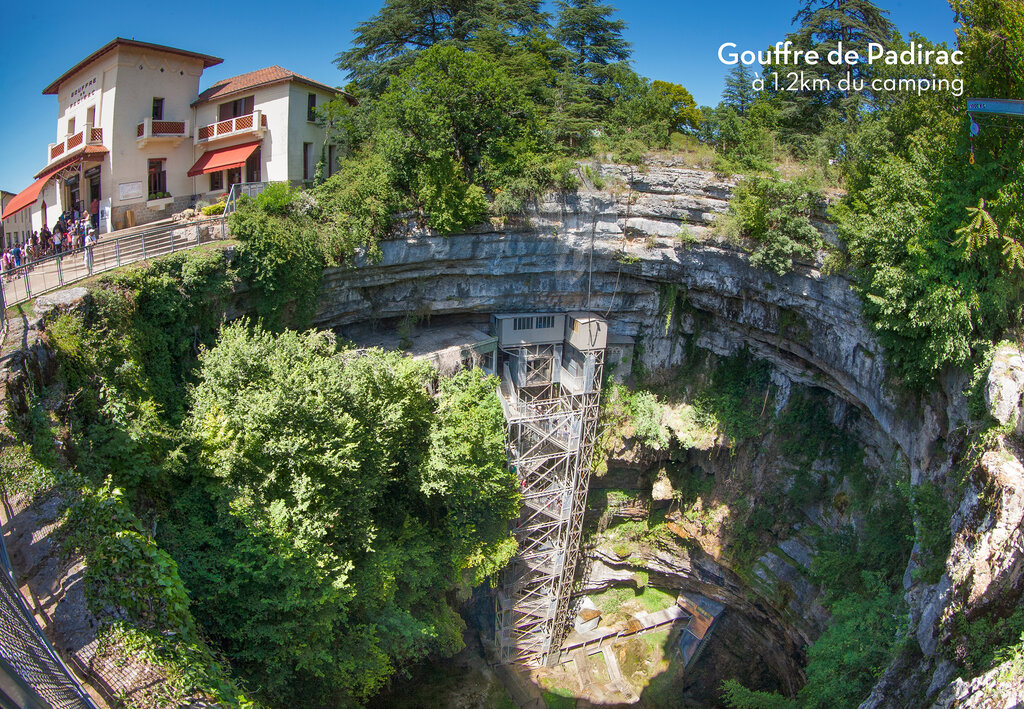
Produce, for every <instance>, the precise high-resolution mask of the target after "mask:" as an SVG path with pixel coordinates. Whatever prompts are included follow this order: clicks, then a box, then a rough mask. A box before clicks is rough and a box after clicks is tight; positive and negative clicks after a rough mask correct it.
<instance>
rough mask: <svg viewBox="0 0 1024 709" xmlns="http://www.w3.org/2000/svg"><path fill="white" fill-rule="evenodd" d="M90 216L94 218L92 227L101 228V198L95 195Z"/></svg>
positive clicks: (90, 207) (90, 205) (90, 206)
mask: <svg viewBox="0 0 1024 709" xmlns="http://www.w3.org/2000/svg"><path fill="white" fill-rule="evenodd" d="M89 216H90V217H91V220H92V228H93V229H99V228H100V198H99V197H93V198H92V202H91V203H90V204H89Z"/></svg>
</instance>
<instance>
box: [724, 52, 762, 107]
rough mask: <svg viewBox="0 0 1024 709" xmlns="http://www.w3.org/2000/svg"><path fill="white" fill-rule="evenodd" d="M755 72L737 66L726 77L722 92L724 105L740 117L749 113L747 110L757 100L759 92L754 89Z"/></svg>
mask: <svg viewBox="0 0 1024 709" xmlns="http://www.w3.org/2000/svg"><path fill="white" fill-rule="evenodd" d="M753 80H754V72H752V71H751V70H750V69H748V68H747V67H746V66H745V65H743V64H737V65H736V66H734V67H733V68H732V70H731V71H730V72H729V75H728V76H726V77H725V90H724V91H722V103H723V104H724V105H725V106H726V107H728V108H731V109H733V110H735V111H736V113H738V114H739V115H741V116H742V115H743V114H745V113H746V112H747V109H749V108H750V106H751V105H752V104H753V103H754V100H755V99H756V98H757V92H756V91H754V87H753Z"/></svg>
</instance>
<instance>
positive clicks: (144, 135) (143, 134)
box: [135, 118, 192, 148]
mask: <svg viewBox="0 0 1024 709" xmlns="http://www.w3.org/2000/svg"><path fill="white" fill-rule="evenodd" d="M189 123H190V122H189V121H157V120H154V119H152V118H143V119H142V122H141V123H139V124H138V125H137V126H135V145H137V146H138V147H140V148H144V147H146V146H147V145H149V144H150V143H160V144H163V145H170V146H171V147H175V146H177V145H178V144H179V143H180V142H181V141H183V140H185V138H187V137H189V136H190V135H192V131H191V125H190V124H189Z"/></svg>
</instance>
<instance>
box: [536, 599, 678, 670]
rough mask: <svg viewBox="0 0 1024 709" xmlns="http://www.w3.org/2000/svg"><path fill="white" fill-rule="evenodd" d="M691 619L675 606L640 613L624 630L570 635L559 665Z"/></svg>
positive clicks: (560, 651)
mask: <svg viewBox="0 0 1024 709" xmlns="http://www.w3.org/2000/svg"><path fill="white" fill-rule="evenodd" d="M682 619H686V620H689V619H690V614H689V613H687V612H686V611H685V610H683V609H682V608H680V607H679V606H678V605H677V604H673V605H672V606H671V607H670V608H666V609H665V610H660V611H657V612H655V613H640V614H638V615H636V616H634V617H633V619H632V620H630V622H629V624H628V625H627V626H626V627H625V628H624V629H622V630H615V629H612V628H597V629H595V630H589V631H587V632H585V633H576V632H573V633H570V634H569V637H567V638H566V639H565V642H564V643H562V648H561V649H560V650H559V652H558V660H557V661H556V663H557V664H562V663H564V662H568V661H569V660H571V659H572V656H573V653H575V652H583V653H585V654H587V655H593V654H595V653H598V652H601V651H602V650H603V649H604V648H606V647H610V646H612V645H614V644H615V643H617V642H619V641H620V640H622V639H624V638H631V637H633V636H636V635H642V634H643V633H650V632H654V631H657V630H664V629H666V628H669V627H671V626H672V625H673V624H674V623H675V622H676V621H678V620H682Z"/></svg>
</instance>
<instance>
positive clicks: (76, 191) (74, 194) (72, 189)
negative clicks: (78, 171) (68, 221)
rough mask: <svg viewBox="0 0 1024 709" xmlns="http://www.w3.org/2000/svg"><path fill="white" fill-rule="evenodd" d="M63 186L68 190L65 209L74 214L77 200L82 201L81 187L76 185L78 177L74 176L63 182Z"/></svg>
mask: <svg viewBox="0 0 1024 709" xmlns="http://www.w3.org/2000/svg"><path fill="white" fill-rule="evenodd" d="M64 184H66V185H67V188H68V204H67V209H69V210H71V211H72V212H74V211H75V208H76V207H78V206H79V204H78V202H79V200H80V199H82V191H81V186H80V185H79V183H78V175H75V176H74V177H69V178H68V179H67V180H65V181H64Z"/></svg>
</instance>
